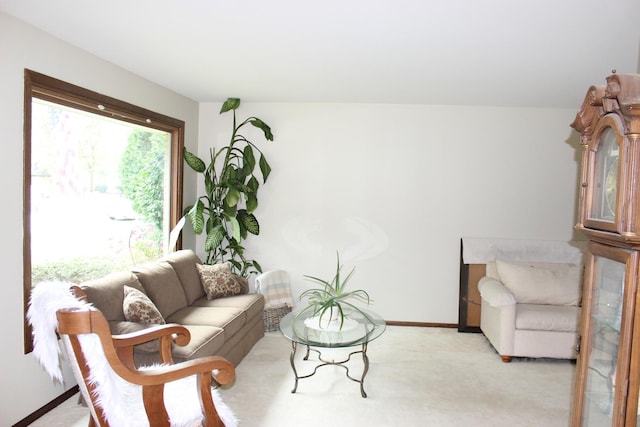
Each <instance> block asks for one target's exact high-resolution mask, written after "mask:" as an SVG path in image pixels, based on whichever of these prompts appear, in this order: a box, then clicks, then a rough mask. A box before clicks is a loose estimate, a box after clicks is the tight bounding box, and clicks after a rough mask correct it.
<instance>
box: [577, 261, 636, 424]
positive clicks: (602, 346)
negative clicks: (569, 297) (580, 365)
mask: <svg viewBox="0 0 640 427" xmlns="http://www.w3.org/2000/svg"><path fill="white" fill-rule="evenodd" d="M625 270H626V265H625V264H624V263H622V262H618V261H615V260H612V259H609V258H605V257H603V256H595V257H594V258H593V265H592V269H591V274H592V280H593V294H592V303H591V316H590V320H589V322H590V324H591V327H590V332H589V337H588V338H587V343H588V345H589V348H588V349H587V351H588V353H587V354H588V361H587V367H586V372H585V375H586V379H585V388H584V396H583V397H584V398H583V407H582V420H583V425H585V426H587V425H588V426H606V425H609V426H610V425H612V421H613V413H614V396H615V389H616V373H617V365H618V349H619V347H620V325H621V319H622V306H623V295H624V286H625ZM585 338H586V337H585ZM585 344H586V343H585Z"/></svg>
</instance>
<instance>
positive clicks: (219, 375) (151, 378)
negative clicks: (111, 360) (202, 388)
mask: <svg viewBox="0 0 640 427" xmlns="http://www.w3.org/2000/svg"><path fill="white" fill-rule="evenodd" d="M198 374H204V375H209V376H212V377H213V378H214V379H215V380H216V382H217V383H218V384H220V385H225V384H229V383H231V382H232V381H233V380H234V379H235V377H236V371H235V368H234V366H233V364H232V363H231V362H229V361H228V360H227V359H225V358H224V357H220V356H204V357H199V358H197V359H193V360H187V361H184V362H180V363H176V364H173V365H162V366H157V367H155V366H154V367H152V368H145V369H138V370H136V371H135V372H134V373H132V376H131V378H127V380H129V381H131V382H132V383H135V384H140V385H156V384H164V383H167V382H170V381H175V380H178V379H180V378H185V377H188V376H191V375H198Z"/></svg>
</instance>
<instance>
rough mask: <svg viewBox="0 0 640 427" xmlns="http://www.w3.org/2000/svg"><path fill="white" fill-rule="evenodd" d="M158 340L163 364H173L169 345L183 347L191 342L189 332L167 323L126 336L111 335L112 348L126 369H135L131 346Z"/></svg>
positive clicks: (182, 327)
mask: <svg viewBox="0 0 640 427" xmlns="http://www.w3.org/2000/svg"><path fill="white" fill-rule="evenodd" d="M156 339H159V340H160V359H161V361H162V362H163V363H168V364H171V363H173V356H172V355H171V344H172V343H173V342H175V343H176V344H177V345H180V346H184V345H187V344H188V343H189V341H190V340H191V334H190V333H189V330H188V329H187V328H185V327H184V326H182V325H178V324H176V323H169V324H166V325H157V326H153V327H151V328H148V329H143V330H141V331H136V332H129V333H126V334H120V335H113V336H112V340H113V346H114V347H115V349H116V353H117V354H118V357H119V358H120V360H122V362H123V363H124V364H125V365H127V367H129V368H131V369H133V368H134V367H135V364H134V359H133V346H135V345H138V344H144V343H147V342H149V341H153V340H156Z"/></svg>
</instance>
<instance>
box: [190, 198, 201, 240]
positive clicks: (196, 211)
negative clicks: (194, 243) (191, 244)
mask: <svg viewBox="0 0 640 427" xmlns="http://www.w3.org/2000/svg"><path fill="white" fill-rule="evenodd" d="M203 212H204V204H203V203H202V201H201V200H200V199H198V200H197V201H196V203H195V204H194V205H193V207H192V208H191V210H189V212H187V215H186V216H187V219H188V220H189V222H190V223H191V226H193V231H194V233H196V234H200V233H202V229H203V228H204V214H203Z"/></svg>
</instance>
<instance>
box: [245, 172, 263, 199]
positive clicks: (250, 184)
mask: <svg viewBox="0 0 640 427" xmlns="http://www.w3.org/2000/svg"><path fill="white" fill-rule="evenodd" d="M246 187H247V189H246V190H245V193H254V194H255V193H257V192H258V188H259V187H260V183H259V182H258V180H257V179H256V177H255V176H253V175H251V178H249V181H247V185H246Z"/></svg>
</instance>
